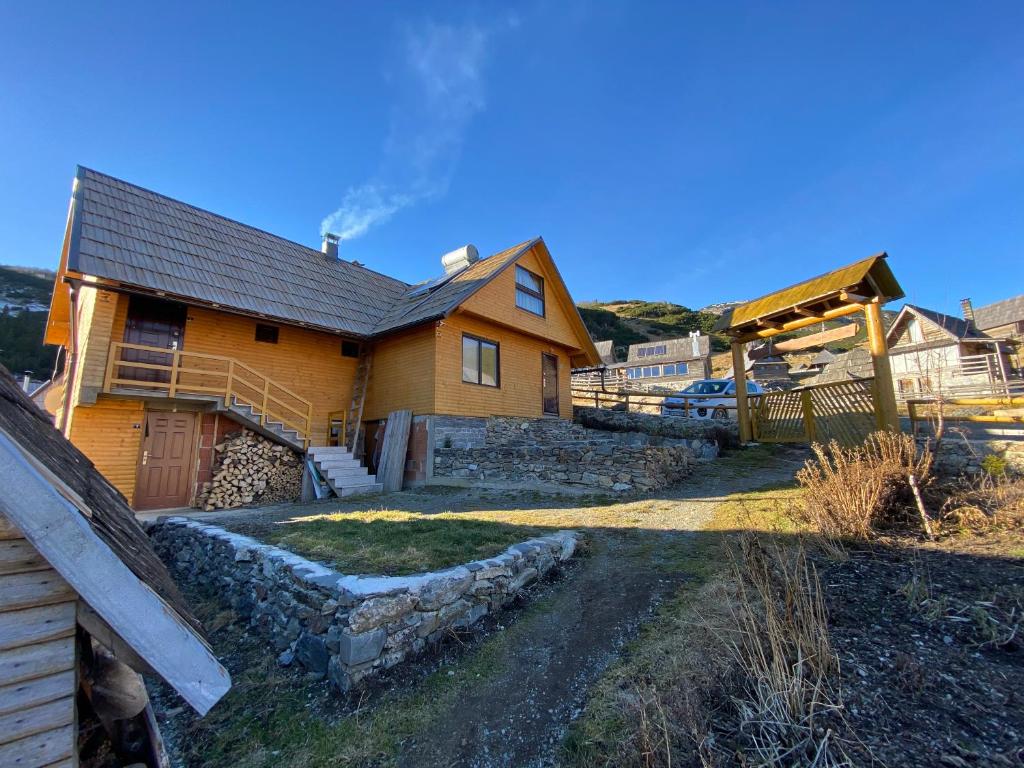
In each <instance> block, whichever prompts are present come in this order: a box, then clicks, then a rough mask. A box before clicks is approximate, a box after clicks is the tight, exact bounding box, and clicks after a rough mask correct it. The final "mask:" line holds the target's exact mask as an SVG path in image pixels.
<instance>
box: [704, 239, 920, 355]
mask: <svg viewBox="0 0 1024 768" xmlns="http://www.w3.org/2000/svg"><path fill="white" fill-rule="evenodd" d="M887 258H888V254H886V253H884V252H883V253H879V254H877V255H875V256H872V257H870V258H867V259H863V260H862V261H858V262H855V263H853V264H849V265H847V266H845V267H840V268H839V269H836V270H833V271H832V272H828V273H827V274H824V275H819V276H818V277H813V278H811V279H810V280H805V281H804V282H802V283H797V284H796V285H791V286H790V287H788V288H784V289H782V290H781V291H776V292H775V293H770V294H768V295H767V296H762V297H761V298H759V299H754V300H753V301H748V302H747V303H746V304H740V305H739V306H737V307H733V308H732V309H731V310H729V311H727V312H725V313H724V314H723V315H722V316H721V317H720V318H719V319H718V322H717V323H715V327H714V330H716V331H720V332H723V333H727V334H729V335H730V336H734V337H736V338H737V340H740V341H749V340H752V339H755V338H767V337H768V336H774V335H775V334H777V333H783V332H785V331H788V330H794V329H795V328H797V327H802V326H804V325H808V324H810V323H813V322H814V321H815V320H817V319H828V318H833V317H842V316H843V315H848V314H852V313H853V312H855V311H857V310H858V309H859V308H861V307H862V306H863V305H864V304H866V303H869V302H877V303H879V304H884V303H885V302H887V301H892V300H893V299H899V298H902V297H903V289H902V288H901V287H900V284H899V283H898V282H897V281H896V278H895V276H893V274H892V270H890V269H889V265H888V264H887V263H886V261H885V260H886V259H887Z"/></svg>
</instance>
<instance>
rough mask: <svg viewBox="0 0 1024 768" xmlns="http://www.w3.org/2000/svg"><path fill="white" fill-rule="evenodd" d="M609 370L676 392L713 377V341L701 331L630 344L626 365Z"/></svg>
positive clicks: (621, 378)
mask: <svg viewBox="0 0 1024 768" xmlns="http://www.w3.org/2000/svg"><path fill="white" fill-rule="evenodd" d="M608 369H609V371H612V372H615V374H616V375H617V377H618V378H619V379H620V380H624V381H626V382H631V383H633V384H635V385H639V386H641V387H643V388H668V389H677V388H678V386H679V385H680V384H683V383H688V382H691V381H694V380H696V379H706V378H708V376H710V375H711V339H710V337H708V336H705V335H703V334H701V333H700V332H697V333H694V334H691V335H690V336H689V337H686V338H680V339H664V340H660V341H647V342H643V343H641V344H630V345H629V352H628V353H627V355H626V362H624V363H612V364H611V365H609V366H608Z"/></svg>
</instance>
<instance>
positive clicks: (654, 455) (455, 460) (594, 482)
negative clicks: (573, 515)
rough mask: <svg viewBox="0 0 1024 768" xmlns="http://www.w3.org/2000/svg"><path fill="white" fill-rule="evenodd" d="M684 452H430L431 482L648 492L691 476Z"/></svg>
mask: <svg viewBox="0 0 1024 768" xmlns="http://www.w3.org/2000/svg"><path fill="white" fill-rule="evenodd" d="M695 463H696V459H695V457H694V453H693V450H692V449H691V448H689V447H687V446H665V447H654V446H630V445H616V444H615V443H614V442H607V443H603V444H600V445H588V444H586V443H584V444H582V445H568V446H558V445H554V446H552V445H532V446H526V445H524V446H518V447H502V448H473V449H469V450H461V449H458V448H441V449H438V450H435V451H434V477H435V478H439V477H442V478H452V479H455V480H464V481H465V482H466V484H467V485H468V484H473V485H477V484H484V483H492V484H493V483H495V482H498V483H507V484H510V485H511V484H517V485H522V486H524V487H530V486H531V485H533V486H537V487H541V486H556V485H557V486H564V487H567V488H576V489H579V490H597V491H614V492H621V493H627V492H629V491H633V490H636V491H648V490H654V489H657V488H662V487H664V486H666V485H669V484H671V483H674V482H677V481H678V480H681V479H682V478H684V477H686V476H687V475H689V474H690V472H691V471H693V466H694V464H695Z"/></svg>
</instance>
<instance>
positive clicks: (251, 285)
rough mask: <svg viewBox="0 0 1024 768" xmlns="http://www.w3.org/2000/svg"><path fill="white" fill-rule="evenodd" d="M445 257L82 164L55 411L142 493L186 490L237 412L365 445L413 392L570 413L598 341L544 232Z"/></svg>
mask: <svg viewBox="0 0 1024 768" xmlns="http://www.w3.org/2000/svg"><path fill="white" fill-rule="evenodd" d="M442 266H443V269H444V273H443V274H442V275H441V276H440V277H438V278H435V279H433V280H429V281H426V282H424V283H420V284H418V285H409V284H407V283H404V282H402V281H401V280H397V279H395V278H392V277H388V276H387V275H383V274H381V273H379V272H375V271H373V270H370V269H368V268H367V267H365V266H363V265H361V264H358V263H356V262H352V261H345V260H342V259H341V258H339V256H338V241H337V238H336V237H333V236H330V235H328V236H327V237H325V238H324V242H323V247H322V249H321V251H317V250H314V249H312V248H307V247H306V246H303V245H299V244H297V243H294V242H291V241H288V240H285V239H283V238H280V237H277V236H275V235H272V234H269V233H267V232H264V231H263V230H260V229H256V228H253V227H250V226H246V225H244V224H240V223H238V222H236V221H233V220H231V219H227V218H224V217H221V216H218V215H216V214H213V213H210V212H208V211H204V210H202V209H199V208H196V207H194V206H191V205H188V204H186V203H182V202H179V201H177V200H173V199H171V198H168V197H164V196H163V195H159V194H156V193H154V192H151V191H148V190H146V189H142V188H140V187H137V186H134V185H132V184H128V183H126V182H124V181H120V180H118V179H115V178H112V177H110V176H105V175H103V174H100V173H96V172H95V171H91V170H88V169H84V168H80V169H79V171H78V174H77V177H76V180H75V185H74V190H73V194H72V200H71V209H70V212H69V216H68V222H67V230H66V233H65V238H64V246H63V251H62V254H61V259H60V266H59V271H58V274H57V279H56V284H55V290H54V294H53V300H52V304H51V307H50V316H49V320H48V323H47V334H46V341H47V343H50V344H58V345H61V346H64V347H67V349H68V364H67V371H68V386H67V388H66V391H65V392H64V393H63V397H62V401H61V405H60V407H59V408H58V409H57V413H56V424H57V426H58V428H59V429H61V430H62V431H63V432H64V434H65V435H67V436H68V437H69V438H70V439H71V441H72V442H74V443H75V445H77V446H78V447H79V448H80V449H81V450H82V451H83V453H85V454H86V455H87V456H88V457H89V458H90V459H92V460H93V461H94V462H95V464H96V466H97V467H98V468H99V469H100V470H101V471H102V472H103V473H104V474H105V475H106V476H107V478H108V479H109V480H110V481H111V482H112V483H113V484H114V485H115V486H116V487H117V488H118V489H119V490H120V491H122V492H123V493H124V495H125V496H126V497H127V498H128V500H129V502H131V503H133V505H134V506H135V508H136V509H140V508H162V507H174V506H184V505H186V504H189V503H191V501H192V500H193V499H194V497H195V494H196V487H197V483H198V482H200V480H201V479H202V478H204V477H208V476H209V471H210V460H211V455H212V452H211V451H210V450H209V446H210V444H212V443H213V442H215V441H216V440H218V439H220V437H221V436H222V435H223V433H224V430H225V425H226V424H227V425H234V426H236V427H237V425H238V424H241V425H243V426H246V427H249V428H252V429H254V430H256V431H258V432H261V433H262V434H264V435H265V436H267V437H269V438H270V439H273V440H277V441H279V442H282V443H285V444H288V445H291V446H292V447H294V448H296V449H298V450H303V449H307V448H311V447H317V446H326V445H327V444H328V443H329V442H331V441H332V435H337V434H339V433H340V434H341V435H342V436H343V439H344V444H345V445H347V446H349V447H355V448H356V449H357V450H356V451H355V453H356V458H359V459H361V458H363V453H362V450H361V448H362V445H363V441H362V437H361V436H362V435H363V434H366V433H368V432H369V431H372V432H374V433H376V432H377V431H378V424H379V422H380V420H382V419H385V418H386V417H387V415H388V414H389V413H391V412H393V411H396V410H400V409H408V410H411V411H412V412H413V413H414V414H415V415H417V416H419V415H424V414H443V415H451V416H462V417H485V416H490V415H506V416H523V417H534V418H541V417H545V416H550V417H555V418H565V419H567V418H571V416H572V402H571V397H570V390H569V381H570V370H571V369H572V368H573V367H585V366H593V365H596V364H598V362H599V361H600V358H599V356H598V353H597V350H596V349H595V348H594V344H593V342H592V341H591V340H590V336H589V335H588V333H587V330H586V328H585V326H584V325H583V321H582V320H581V318H580V316H579V313H578V311H577V310H576V307H575V304H574V303H573V301H572V298H571V297H570V295H569V292H568V290H567V289H566V286H565V284H564V282H563V281H562V278H561V276H560V275H559V273H558V269H557V268H556V267H555V264H554V262H553V261H552V258H551V254H550V253H549V252H548V249H547V246H546V245H545V243H544V241H543V240H542V239H540V238H537V239H533V240H528V241H526V242H524V243H520V244H519V245H516V246H514V247H512V248H509V249H507V250H504V251H501V252H500V253H497V254H495V255H493V256H491V257H489V258H485V259H480V258H478V256H477V252H476V249H475V248H473V247H472V246H465V247H463V248H460V249H458V250H457V251H453V252H452V253H449V254H446V255H445V256H444V257H443V260H442ZM427 268H428V265H426V264H425V265H424V269H427ZM368 425H369V426H370V427H372V430H367V429H366V427H367V426H368ZM201 441H202V444H203V445H204V448H205V449H204V450H203V451H200V450H199V445H200V442H201ZM411 445H414V446H420V442H418V441H416V440H413V441H412V442H411ZM416 450H419V448H416ZM410 460H411V461H414V462H419V463H424V462H426V463H428V464H429V463H430V461H429V457H427V456H418V457H411V458H410ZM365 478H366V475H365V472H364V473H363V480H361V482H363V483H365V482H368V481H367V480H366V479H365ZM370 482H372V479H371V481H370ZM359 487H361V486H359ZM368 487H372V486H368ZM336 490H337V489H336Z"/></svg>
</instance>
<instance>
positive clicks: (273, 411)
mask: <svg viewBox="0 0 1024 768" xmlns="http://www.w3.org/2000/svg"><path fill="white" fill-rule="evenodd" d="M162 360H167V362H166V363H164V362H160V361H162ZM115 389H122V390H123V389H134V390H138V389H142V390H145V391H146V392H148V393H160V394H163V395H165V396H166V397H169V398H171V397H177V396H178V395H201V396H205V397H209V398H211V399H212V398H223V399H224V405H225V407H229V406H231V405H232V404H234V403H237V404H240V405H243V406H248V407H250V408H251V409H252V411H253V415H254V416H255V417H257V418H258V419H259V423H260V426H266V425H267V424H268V423H275V424H281V425H282V427H284V428H287V429H291V430H294V431H295V432H296V433H297V435H298V437H299V439H300V440H301V441H302V443H303V445H304V446H307V445H308V444H309V440H310V431H311V425H312V419H313V404H312V403H311V402H310V401H308V400H306V399H305V398H304V397H302V396H300V395H298V394H296V393H295V392H293V391H292V390H290V389H288V388H287V387H285V386H282V385H281V384H278V383H277V382H276V381H274V380H273V379H271V378H270V377H268V376H265V375H264V374H262V373H260V372H259V371H256V370H255V369H253V368H251V367H249V366H248V365H246V364H245V363H243V362H241V361H240V360H236V359H235V358H232V357H225V356H223V355H210V354H206V353H204V352H189V351H187V350H183V349H163V348H161V347H149V346H146V345H143V344H129V343H127V342H120V341H114V342H111V344H110V352H109V354H108V356H107V369H106V373H105V375H104V377H103V391H104V392H108V393H109V392H112V391H114V390H115Z"/></svg>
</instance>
